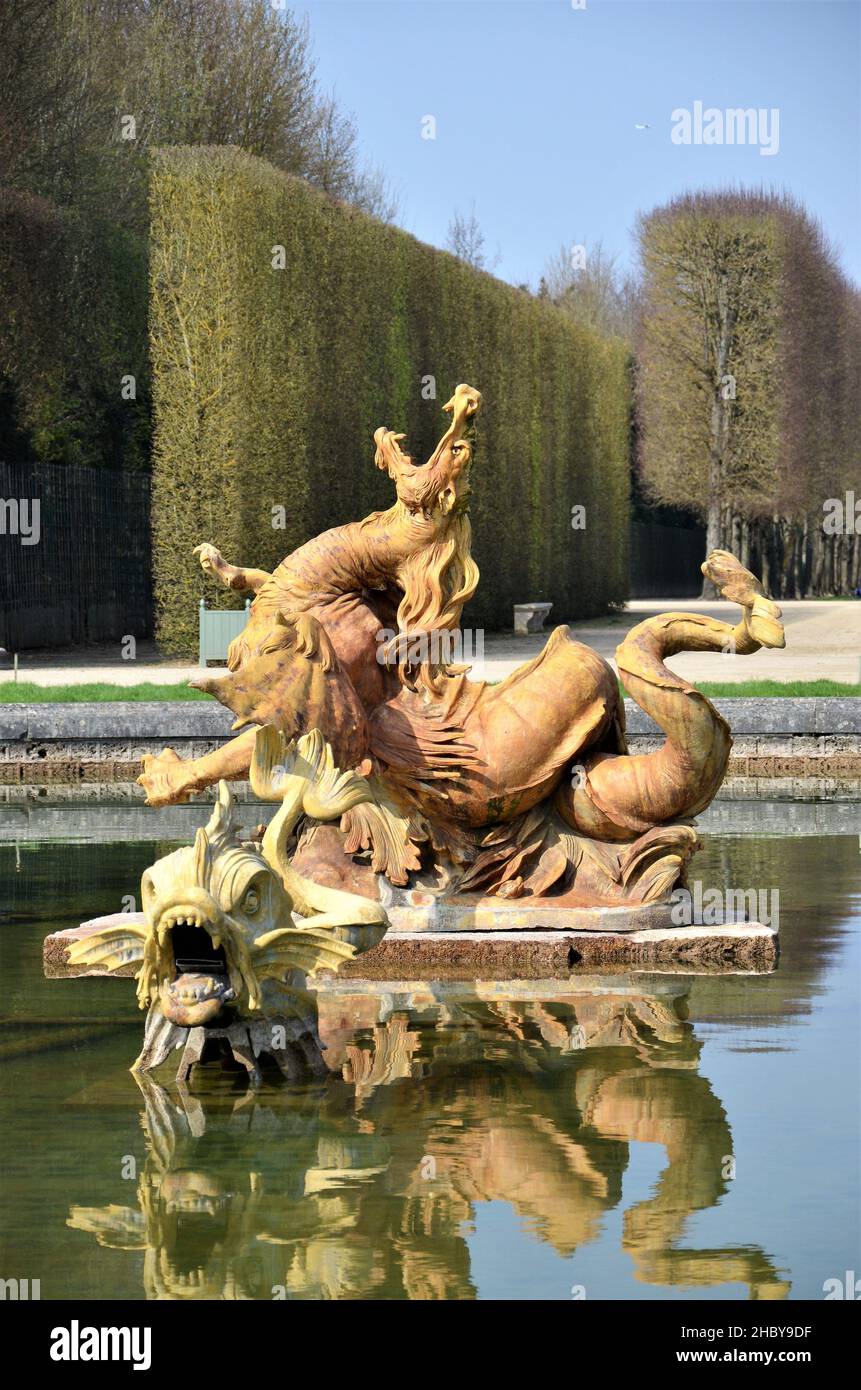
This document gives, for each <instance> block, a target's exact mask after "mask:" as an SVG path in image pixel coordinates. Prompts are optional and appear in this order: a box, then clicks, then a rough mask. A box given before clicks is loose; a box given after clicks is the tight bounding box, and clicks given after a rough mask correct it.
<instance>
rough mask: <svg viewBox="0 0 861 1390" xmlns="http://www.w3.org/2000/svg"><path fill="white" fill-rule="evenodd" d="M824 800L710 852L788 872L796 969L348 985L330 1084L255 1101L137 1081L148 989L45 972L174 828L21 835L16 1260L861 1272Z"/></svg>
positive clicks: (789, 962)
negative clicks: (820, 809) (61, 934)
mask: <svg viewBox="0 0 861 1390" xmlns="http://www.w3.org/2000/svg"><path fill="white" fill-rule="evenodd" d="M797 810H798V808H788V811H787V816H786V822H785V824H786V828H787V832H788V833H787V834H785V835H781V834H779V833H775V826H776V825H777V826H779V825H780V824H781V816H780V814H779V813H778V815H777V817H776V818H775V817H774V816H772V817H771V819H770V820H768V818H764V821H763V824H764V825H765V824H766V822H767V823H768V828H769V833H768V834H761V835H759V834H748V833H745V834H743V835H734V834H731V833H726V832H725V830H723V829H721V830H720V831H719V832H718V833H713V834H712V835H711V836H709V837H708V838H707V843H706V847H705V849H704V850H703V852H702V853H701V854H700V855H699V856H698V857H697V859H696V860H695V861H694V874H693V875H692V876H694V877H696V878H697V879H699V880H701V882H702V883H703V885H705V886H712V885H726V884H729V885H732V886H736V887H743V888H755V889H764V890H766V891H767V892H769V893H770V894H773V892H774V890H775V889H776V890H777V891H778V893H779V911H780V928H781V938H782V956H781V960H780V965H779V968H778V969H777V971H775V972H774V973H772V974H770V975H767V976H757V977H754V976H749V975H687V974H686V975H681V974H674V973H669V974H656V973H652V974H626V975H616V976H606V977H597V976H595V975H591V974H590V975H588V976H584V975H582V974H578V973H577V972H573V973H572V975H571V976H570V978H568V979H565V980H559V981H520V982H518V981H510V982H498V981H497V982H489V983H483V984H476V985H474V986H464V985H451V984H449V985H440V984H434V983H433V982H408V981H407V982H405V981H400V982H399V981H392V982H390V983H389V984H386V983H383V984H374V985H373V986H364V987H362V986H360V985H358V984H356V983H355V982H349V983H348V982H346V981H345V982H341V983H339V984H337V985H335V986H334V987H331V988H327V989H325V990H323V991H321V995H320V1014H321V1032H322V1034H323V1036H324V1039H325V1041H326V1042H327V1044H328V1048H327V1054H326V1055H327V1063H328V1065H329V1067H330V1068H331V1076H330V1077H329V1079H327V1080H326V1081H324V1082H322V1083H314V1084H309V1085H307V1086H302V1087H292V1088H286V1087H278V1086H275V1085H267V1086H266V1087H264V1089H263V1090H262V1092H260V1093H258V1094H257V1095H251V1094H249V1093H248V1092H247V1091H246V1090H245V1089H244V1087H243V1086H242V1085H241V1084H240V1083H239V1082H238V1081H237V1079H236V1078H235V1077H233V1076H231V1075H230V1074H227V1073H222V1072H221V1071H217V1070H213V1069H211V1068H207V1069H206V1070H205V1071H204V1072H203V1073H201V1072H198V1073H196V1074H195V1076H194V1077H193V1089H192V1090H190V1091H184V1092H180V1091H179V1090H178V1089H177V1087H176V1086H175V1084H173V1082H172V1081H171V1079H170V1067H169V1066H168V1067H167V1068H165V1069H163V1071H162V1072H160V1073H159V1075H160V1077H161V1079H162V1084H161V1085H159V1084H156V1083H154V1082H149V1083H145V1084H144V1085H143V1087H141V1086H139V1085H138V1084H137V1083H136V1082H135V1080H134V1078H133V1077H132V1076H131V1075H130V1074H129V1072H128V1070H127V1068H128V1066H129V1064H130V1062H131V1061H132V1060H133V1058H134V1056H135V1055H136V1053H137V1050H138V1047H139V1042H140V1037H141V1024H142V1016H141V1015H140V1014H139V1013H138V1011H137V1009H136V1006H135V1000H134V987H133V984H132V982H131V981H129V980H117V981H113V980H104V979H97V980H68V981H53V980H45V979H43V977H42V967H41V943H42V938H43V936H44V935H45V934H46V932H48V931H52V930H56V929H57V928H58V927H60V926H68V925H75V924H77V923H78V922H79V921H80V920H81V919H82V918H85V917H88V916H92V915H95V914H97V913H101V912H110V911H117V910H119V909H120V908H121V907H122V906H123V898H124V895H126V894H132V895H134V894H136V893H137V891H138V882H139V879H140V874H141V872H142V870H143V869H144V868H146V867H147V865H149V864H150V863H151V862H152V860H153V858H154V857H156V856H157V855H158V854H160V853H162V852H165V851H166V850H167V849H168V848H172V847H173V846H172V844H168V843H164V844H162V845H160V844H158V843H153V842H152V841H149V842H145V841H143V840H142V841H139V842H130V843H123V844H117V843H109V842H108V843H86V842H79V843H75V842H71V843H70V842H68V841H66V842H64V841H63V840H62V839H58V838H53V839H52V840H50V841H48V842H46V841H38V840H32V839H26V838H15V839H7V841H6V842H5V843H0V971H2V974H0V978H2V981H3V992H2V997H0V1016H2V1021H3V1024H4V1027H3V1030H2V1034H0V1124H2V1138H0V1145H2V1148H0V1161H2V1169H0V1171H2V1174H3V1177H2V1180H0V1203H2V1213H1V1214H0V1221H2V1231H0V1236H2V1270H0V1273H2V1274H3V1276H4V1277H18V1278H29V1279H40V1280H41V1294H42V1297H43V1298H45V1299H51V1298H70V1299H91V1298H113V1299H143V1298H171V1299H183V1298H200V1297H205V1298H215V1299H222V1298H256V1299H271V1298H273V1297H278V1298H288V1299H316V1298H395V1299H398V1298H458V1299H469V1298H493V1297H496V1298H513V1299H521V1298H524V1299H526V1298H530V1299H533V1298H538V1299H562V1300H570V1299H571V1298H572V1297H573V1298H579V1297H584V1296H585V1297H586V1298H587V1299H588V1298H612V1299H655V1298H661V1299H678V1298H690V1297H696V1298H715V1299H745V1298H767V1299H778V1298H817V1299H818V1298H821V1297H822V1293H823V1283H824V1281H825V1280H827V1279H830V1278H834V1277H838V1278H841V1279H842V1278H843V1277H844V1275H845V1272H846V1271H847V1270H852V1269H861V1256H859V1250H858V1229H859V1205H858V1199H859V1176H858V1153H859V1086H858V1080H859V1078H858V1069H859V1068H858V1061H859V1011H858V1005H859V952H858V927H859V921H861V874H859V864H861V856H859V838H858V835H859V832H861V807H854V808H846V807H844V808H843V813H842V815H841V817H840V818H838V819H839V824H840V827H841V829H843V830H846V829H848V828H851V829H852V831H853V833H841V834H829V835H823V834H818V833H810V825H809V824H808V825H807V826H806V828H804V827H803V826H802V828H801V829H799V824H800V823H801V822H803V821H804V817H799V816H796V815H794V814H791V812H793V811H797ZM856 812H857V813H858V814H857V817H856V815H855V813H856ZM57 814H58V817H59V821H60V830H61V832H62V825H63V821H64V818H65V824H66V827H67V830H66V833H67V836H69V837H71V838H72V839H73V840H74V838H75V837H76V836H77V838H78V839H80V840H83V841H85V840H86V810H85V809H81V808H75V807H66V808H63V811H62V813H60V812H58V813H57ZM724 823H726V818H724ZM813 828H814V830H815V829H816V826H815V825H814V827H813ZM771 900H772V901H773V899H771ZM165 1071H166V1072H167V1076H165Z"/></svg>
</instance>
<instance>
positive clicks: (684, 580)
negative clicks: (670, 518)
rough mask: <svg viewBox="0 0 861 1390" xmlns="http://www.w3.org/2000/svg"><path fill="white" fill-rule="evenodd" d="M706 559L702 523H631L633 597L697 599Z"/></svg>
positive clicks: (704, 534)
mask: <svg viewBox="0 0 861 1390" xmlns="http://www.w3.org/2000/svg"><path fill="white" fill-rule="evenodd" d="M705 558H706V533H705V528H704V527H702V526H693V527H690V528H686V527H682V526H661V525H660V524H659V523H657V522H652V521H632V522H631V598H695V597H696V596H697V594H699V593H700V591H701V589H702V583H703V577H702V574H701V573H700V565H701V564H702V562H703V560H704V559H705Z"/></svg>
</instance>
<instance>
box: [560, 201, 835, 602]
mask: <svg viewBox="0 0 861 1390" xmlns="http://www.w3.org/2000/svg"><path fill="white" fill-rule="evenodd" d="M638 233H639V249H640V261H641V275H640V278H639V279H638V280H634V279H632V278H631V277H630V276H625V275H622V274H620V273H619V270H618V267H617V265H616V263H615V261H614V260H613V258H611V257H608V256H607V255H606V254H605V253H604V252H603V250H602V248H601V247H600V246H598V247H593V248H590V249H589V253H588V255H586V256H584V255H583V248H581V247H569V248H563V250H562V251H561V252H560V253H559V254H558V255H557V256H555V257H554V258H553V259H552V260H551V261H550V262H549V264H548V266H547V269H546V271H545V274H544V277H543V279H542V281H541V285H540V288H539V294H540V295H542V296H546V297H548V298H550V299H551V300H552V301H553V302H554V303H555V304H557V305H558V306H559V307H560V308H561V309H563V310H564V311H565V312H567V313H569V314H571V315H573V316H574V317H575V318H577V319H578V320H579V321H580V322H583V323H587V324H589V325H591V326H596V327H599V328H600V329H602V330H603V331H605V332H610V333H615V334H617V335H619V336H621V337H623V338H625V339H626V340H627V341H628V342H629V344H630V347H631V351H632V355H633V361H634V374H635V382H636V401H635V429H634V449H633V453H634V466H635V469H636V470H637V483H638V488H639V491H641V492H642V493H643V494H644V495H645V497H646V498H647V499H648V500H649V501H650V502H651V503H652V504H655V505H657V506H660V507H665V508H672V509H675V510H680V511H682V512H684V513H687V514H689V515H691V516H692V517H695V518H697V519H699V520H701V521H702V522H703V523H704V524H705V525H706V530H707V540H706V544H707V547H708V549H713V548H716V547H720V548H725V549H731V550H733V551H735V553H736V554H738V555H739V556H740V558H741V559H742V561H743V563H745V564H748V565H750V566H751V567H752V568H753V569H754V570H756V571H758V572H759V573H761V574H762V576H763V579H764V581H765V584H766V586H767V587H768V588H769V589H770V590H771V592H772V593H774V594H775V595H776V596H777V597H785V598H800V597H804V596H807V595H828V594H846V593H852V592H854V591H855V589H856V588H858V586H859V585H861V516H859V517H858V518H857V519H856V515H855V506H854V498H855V494H856V493H857V495H858V498H859V501H861V485H859V484H861V468H859V460H861V409H859V398H861V390H860V389H859V388H861V295H859V292H858V290H857V288H855V287H854V286H853V285H852V284H850V283H849V281H848V280H847V279H846V277H845V276H844V275H843V273H842V271H841V270H840V267H839V265H838V263H837V259H836V257H835V255H834V253H833V251H832V250H831V248H830V247H829V245H828V243H827V242H826V240H825V237H824V236H823V233H822V230H821V228H820V226H819V224H818V223H817V222H816V221H815V220H814V219H813V218H812V217H811V216H810V215H809V213H807V212H806V210H805V209H804V207H803V206H802V205H801V204H800V203H798V202H797V201H795V200H794V199H792V198H789V197H787V196H777V195H770V194H765V193H760V192H747V191H743V190H730V191H726V192H717V193H699V194H689V195H685V196H683V197H680V198H678V199H675V200H674V201H673V202H671V203H669V204H667V205H666V206H664V207H661V208H658V209H656V210H655V211H653V212H651V213H648V214H646V215H645V216H643V217H642V218H641V219H640V223H639V228H638ZM847 494H848V497H847ZM705 592H706V593H708V592H709V586H708V585H706V590H705Z"/></svg>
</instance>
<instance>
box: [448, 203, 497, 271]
mask: <svg viewBox="0 0 861 1390" xmlns="http://www.w3.org/2000/svg"><path fill="white" fill-rule="evenodd" d="M445 244H446V247H447V248H448V250H449V251H451V253H452V254H453V255H455V256H457V258H458V259H459V260H461V261H464V262H465V263H466V264H467V265H471V266H472V267H473V269H474V270H492V269H493V268H494V266H495V265H496V264H497V262H498V260H499V257H498V256H496V257H494V258H493V259H492V260H491V261H490V262H489V261H488V258H487V254H486V252H485V249H484V233H483V231H482V230H481V227H480V225H479V221H478V218H477V217H476V215H475V206H474V205H473V207H472V208H471V209H470V211H469V213H463V212H461V211H460V209H455V213H454V216H453V217H452V219H451V221H450V222H449V224H448V234H447V236H446V243H445Z"/></svg>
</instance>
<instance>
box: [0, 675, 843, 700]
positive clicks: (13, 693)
mask: <svg viewBox="0 0 861 1390" xmlns="http://www.w3.org/2000/svg"><path fill="white" fill-rule="evenodd" d="M697 689H698V690H701V691H702V692H703V694H704V695H709V696H712V697H717V698H720V699H724V698H726V697H727V696H730V697H733V696H734V697H737V698H745V699H751V698H755V697H757V696H758V697H769V698H771V697H772V696H781V695H783V696H799V695H861V685H845V684H841V683H840V682H839V681H786V682H782V681H741V682H738V683H734V684H733V683H724V684H721V683H714V682H712V681H708V682H704V683H703V684H702V685H699V686H697ZM211 698H212V697H211V696H209V695H206V694H205V693H204V691H202V690H191V689H190V688H189V686H187V685H184V684H182V685H150V684H146V685H109V684H108V683H107V682H101V683H96V684H90V685H36V684H35V682H33V681H18V682H17V683H16V682H14V681H0V705H34V704H41V705H44V704H63V705H65V704H95V703H99V702H102V701H105V700H115V701H121V702H124V701H131V702H136V701H141V700H209V699H211Z"/></svg>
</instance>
